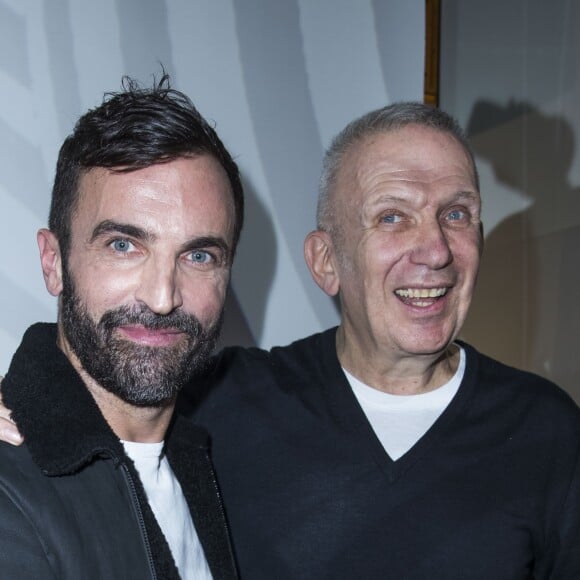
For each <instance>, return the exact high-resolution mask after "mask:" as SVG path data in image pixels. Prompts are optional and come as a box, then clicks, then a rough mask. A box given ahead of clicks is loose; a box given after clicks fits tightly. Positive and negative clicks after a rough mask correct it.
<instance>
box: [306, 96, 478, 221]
mask: <svg viewBox="0 0 580 580" xmlns="http://www.w3.org/2000/svg"><path fill="white" fill-rule="evenodd" d="M412 124H414V125H422V126H425V127H431V128H432V129H436V130H437V131H442V132H445V133H449V134H450V135H452V136H453V137H454V138H455V139H456V140H457V141H458V142H459V144H460V145H461V146H462V147H463V148H464V149H465V152H466V153H467V155H468V157H469V159H470V160H471V165H472V168H473V176H474V179H475V186H476V188H477V189H478V190H479V176H478V174H477V168H476V166H475V159H474V157H473V152H472V150H471V146H470V145H469V142H468V141H467V137H466V136H465V133H464V132H463V130H462V129H461V127H460V126H459V124H458V122H457V121H456V120H455V119H454V118H453V117H452V116H451V115H448V114H447V113H445V112H444V111H441V110H440V109H436V108H434V107H432V106H430V105H425V104H423V103H419V102H401V103H394V104H392V105H388V106H386V107H382V108H381V109H377V110H375V111H371V112H370V113H366V114H365V115H363V116H362V117H359V118H358V119H355V120H354V121H352V122H350V123H349V124H348V125H347V126H346V127H345V128H344V129H343V130H342V131H341V132H340V133H338V135H336V136H335V137H334V139H333V140H332V142H331V143H330V146H329V147H328V149H327V150H326V153H325V155H324V160H323V162H322V174H321V176H320V182H319V188H318V206H317V210H316V222H317V227H318V229H320V230H326V231H329V232H331V230H332V229H333V223H334V220H333V204H332V202H331V199H330V197H331V196H330V192H331V190H332V188H333V187H334V185H335V183H336V176H337V174H338V171H339V169H340V167H341V164H342V160H343V158H344V156H345V154H346V153H347V152H348V151H349V150H350V148H351V147H352V146H353V145H355V144H356V143H359V142H360V141H362V140H363V139H365V138H366V137H369V136H372V135H376V134H378V133H388V132H389V131H394V130H396V129H400V128H402V127H405V126H407V125H412Z"/></svg>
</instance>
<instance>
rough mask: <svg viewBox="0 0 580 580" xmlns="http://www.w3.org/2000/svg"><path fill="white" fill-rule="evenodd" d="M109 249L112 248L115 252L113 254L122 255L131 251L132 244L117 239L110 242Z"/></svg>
mask: <svg viewBox="0 0 580 580" xmlns="http://www.w3.org/2000/svg"><path fill="white" fill-rule="evenodd" d="M111 247H112V248H113V250H115V252H120V253H122V254H124V253H127V252H129V251H130V250H132V249H133V244H132V243H131V242H130V241H129V240H126V239H119V240H113V241H112V242H111Z"/></svg>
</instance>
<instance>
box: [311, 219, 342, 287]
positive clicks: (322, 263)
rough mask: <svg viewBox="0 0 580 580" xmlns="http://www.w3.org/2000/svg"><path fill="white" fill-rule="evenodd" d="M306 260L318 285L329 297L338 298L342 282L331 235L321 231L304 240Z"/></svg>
mask: <svg viewBox="0 0 580 580" xmlns="http://www.w3.org/2000/svg"><path fill="white" fill-rule="evenodd" d="M304 258H305V259H306V264H307V265H308V269H309V270H310V274H311V275H312V278H314V281H315V282H316V284H318V286H319V287H320V288H321V289H322V291H323V292H325V293H326V294H328V295H329V296H336V294H338V290H339V288H340V280H339V277H338V272H337V270H336V267H335V262H334V246H333V244H332V239H331V237H330V235H329V234H328V233H327V232H323V231H321V230H315V231H313V232H310V233H309V234H308V235H307V236H306V239H305V240H304Z"/></svg>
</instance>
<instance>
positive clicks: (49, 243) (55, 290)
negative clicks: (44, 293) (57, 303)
mask: <svg viewBox="0 0 580 580" xmlns="http://www.w3.org/2000/svg"><path fill="white" fill-rule="evenodd" d="M36 242H37V243H38V249H39V251H40V264H41V266H42V274H43V276H44V284H45V285H46V289H47V290H48V291H49V292H50V294H52V295H53V296H58V295H59V294H60V293H61V292H62V256H61V253H60V244H59V243H58V240H57V238H56V236H55V235H54V234H53V233H52V232H51V231H50V230H47V229H45V228H43V229H41V230H38V233H37V234H36Z"/></svg>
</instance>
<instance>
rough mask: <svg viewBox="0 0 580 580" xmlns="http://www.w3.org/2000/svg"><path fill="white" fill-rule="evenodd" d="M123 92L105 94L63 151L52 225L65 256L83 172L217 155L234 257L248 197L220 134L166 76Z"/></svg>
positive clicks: (127, 83) (126, 84) (126, 82)
mask: <svg viewBox="0 0 580 580" xmlns="http://www.w3.org/2000/svg"><path fill="white" fill-rule="evenodd" d="M122 88H123V90H122V91H121V92H114V93H105V97H104V99H103V102H102V104H101V105H99V106H98V107H96V108H94V109H91V110H90V111H88V112H87V113H85V114H84V115H83V116H82V117H80V119H79V120H78V121H77V123H76V125H75V128H74V131H73V132H72V133H71V134H70V135H69V136H68V137H67V138H66V140H65V141H64V143H63V144H62V147H61V148H60V152H59V155H58V161H57V165H56V175H55V178H54V185H53V188H52V201H51V206H50V214H49V218H48V225H49V228H50V229H51V230H52V231H53V232H54V233H55V235H56V236H57V238H58V239H59V242H60V245H61V251H62V252H63V254H64V256H65V257H66V255H67V254H68V250H69V245H70V231H71V221H72V216H73V214H74V211H75V209H76V207H77V205H78V200H79V193H80V192H79V188H78V186H79V180H80V177H81V175H82V174H83V173H85V172H87V171H90V170H91V169H93V168H97V167H102V168H107V169H111V170H113V171H118V172H130V171H134V170H137V169H141V168H144V167H149V166H151V165H155V164H157V163H165V162H168V161H173V160H175V159H178V158H181V157H193V156H197V155H211V156H213V157H214V158H215V159H216V160H217V161H218V162H219V163H220V164H221V166H222V167H223V168H224V170H225V172H226V174H227V176H228V178H229V181H230V184H231V187H232V193H233V201H234V210H235V222H234V239H233V246H232V257H233V253H234V251H235V248H236V245H237V243H238V240H239V237H240V232H241V229H242V223H243V219H244V193H243V187H242V183H241V180H240V174H239V171H238V166H237V165H236V163H235V162H234V160H233V159H232V157H231V155H230V154H229V153H228V151H227V149H226V148H225V147H224V145H223V143H222V142H221V140H220V138H219V137H218V135H217V133H216V132H215V130H214V129H213V128H212V127H211V126H210V125H209V124H208V122H207V121H206V120H205V119H204V118H203V117H202V116H201V115H200V113H199V112H198V110H197V109H196V108H195V106H194V105H193V103H192V102H191V100H190V99H189V98H188V97H187V96H186V95H185V94H183V93H182V92H180V91H177V90H175V89H172V88H171V86H170V82H169V77H168V75H166V74H164V75H163V76H162V78H161V79H160V80H159V81H158V82H156V81H154V82H153V86H152V87H151V88H142V87H141V86H140V85H139V84H138V83H137V82H136V81H135V80H133V79H131V78H129V77H124V78H123V81H122Z"/></svg>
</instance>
